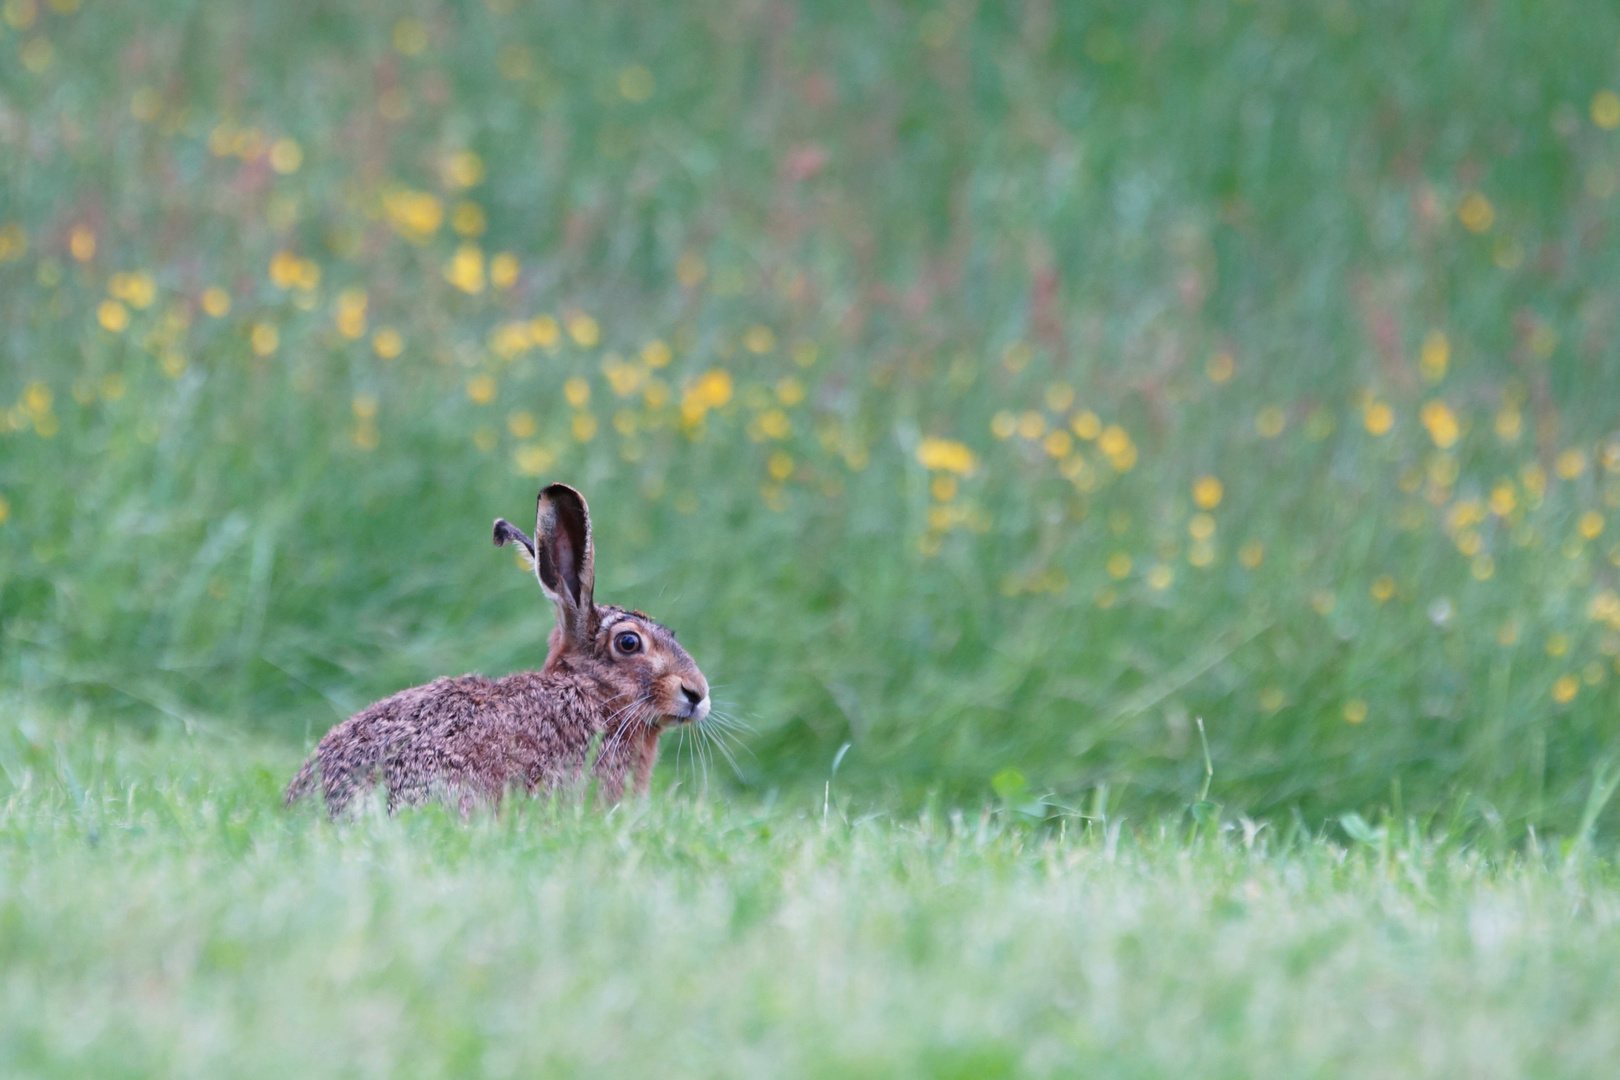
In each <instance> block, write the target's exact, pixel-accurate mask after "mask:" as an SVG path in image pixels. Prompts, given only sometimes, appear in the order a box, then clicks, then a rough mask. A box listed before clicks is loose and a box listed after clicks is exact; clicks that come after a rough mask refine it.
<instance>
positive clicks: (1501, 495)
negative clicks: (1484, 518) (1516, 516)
mask: <svg viewBox="0 0 1620 1080" xmlns="http://www.w3.org/2000/svg"><path fill="white" fill-rule="evenodd" d="M1518 505H1519V496H1518V494H1517V493H1516V492H1515V491H1514V489H1513V481H1511V480H1498V481H1497V482H1496V486H1495V487H1493V488H1491V513H1493V514H1495V515H1496V516H1497V517H1507V516H1508V515H1509V514H1511V513H1513V510H1514V508H1515V507H1516V506H1518Z"/></svg>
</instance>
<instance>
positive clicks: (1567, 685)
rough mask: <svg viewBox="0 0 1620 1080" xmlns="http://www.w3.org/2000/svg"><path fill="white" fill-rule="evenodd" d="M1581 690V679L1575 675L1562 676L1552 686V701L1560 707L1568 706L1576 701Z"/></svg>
mask: <svg viewBox="0 0 1620 1080" xmlns="http://www.w3.org/2000/svg"><path fill="white" fill-rule="evenodd" d="M1580 689H1581V680H1580V679H1578V678H1576V677H1575V676H1574V675H1560V676H1558V679H1557V681H1555V682H1554V683H1553V685H1552V699H1553V700H1554V701H1556V702H1558V704H1560V705H1568V704H1569V703H1570V702H1571V701H1574V700H1575V695H1576V694H1577V693H1578V692H1579V691H1580Z"/></svg>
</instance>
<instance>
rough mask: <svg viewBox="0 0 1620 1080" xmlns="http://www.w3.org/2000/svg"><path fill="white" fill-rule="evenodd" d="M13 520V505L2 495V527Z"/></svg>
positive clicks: (0, 499)
mask: <svg viewBox="0 0 1620 1080" xmlns="http://www.w3.org/2000/svg"><path fill="white" fill-rule="evenodd" d="M10 520H11V503H10V502H8V501H7V499H6V497H5V496H4V495H0V525H4V524H5V523H6V522H8V521H10Z"/></svg>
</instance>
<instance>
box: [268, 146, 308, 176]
mask: <svg viewBox="0 0 1620 1080" xmlns="http://www.w3.org/2000/svg"><path fill="white" fill-rule="evenodd" d="M303 163H304V148H303V147H301V146H299V145H298V143H297V141H296V140H293V139H277V140H276V141H275V142H273V143H271V144H270V167H271V168H272V169H274V170H276V172H278V173H281V174H282V175H283V176H285V175H287V174H289V173H295V172H297V171H298V168H299V166H301V165H302V164H303Z"/></svg>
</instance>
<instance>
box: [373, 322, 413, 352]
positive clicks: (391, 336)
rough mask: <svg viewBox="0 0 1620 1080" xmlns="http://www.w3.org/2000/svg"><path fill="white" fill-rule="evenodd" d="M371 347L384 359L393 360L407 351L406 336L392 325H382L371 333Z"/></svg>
mask: <svg viewBox="0 0 1620 1080" xmlns="http://www.w3.org/2000/svg"><path fill="white" fill-rule="evenodd" d="M371 349H372V351H373V352H375V353H376V354H377V356H378V357H379V358H381V359H383V360H392V359H393V358H394V357H396V356H398V355H399V354H400V353H402V352H404V351H405V338H404V337H403V336H401V335H400V332H399V331H398V330H395V329H394V328H393V327H391V326H384V327H380V328H379V329H378V330H377V332H376V333H375V334H372V335H371Z"/></svg>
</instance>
